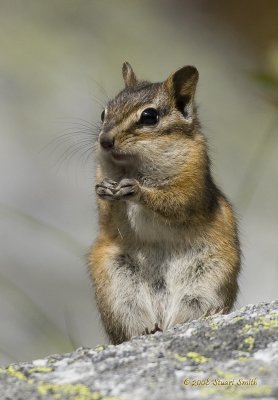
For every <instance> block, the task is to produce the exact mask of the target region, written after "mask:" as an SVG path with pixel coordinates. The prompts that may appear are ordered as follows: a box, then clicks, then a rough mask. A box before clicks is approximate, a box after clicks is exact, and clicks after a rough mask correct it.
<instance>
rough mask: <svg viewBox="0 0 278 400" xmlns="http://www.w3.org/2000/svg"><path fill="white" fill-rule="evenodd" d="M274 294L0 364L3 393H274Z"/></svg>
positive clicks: (80, 397) (67, 397)
mask: <svg viewBox="0 0 278 400" xmlns="http://www.w3.org/2000/svg"><path fill="white" fill-rule="evenodd" d="M277 376H278V301H274V302H272V303H260V304H258V305H249V306H246V307H244V308H241V309H240V310H238V311H235V312H232V313H231V314H228V315H223V316H214V317H208V318H205V319H200V320H196V321H192V322H191V323H187V324H182V325H177V326H176V327H174V328H173V329H170V330H169V331H167V332H164V333H160V332H157V333H156V334H154V335H151V336H140V337H134V338H132V339H131V340H130V341H129V342H125V343H122V344H121V345H118V346H112V345H108V346H107V345H106V346H101V345H100V346H97V347H96V348H95V349H84V348H80V349H77V350H76V351H74V352H73V353H69V354H64V355H52V356H50V357H47V358H45V359H41V360H35V361H33V362H29V363H19V364H13V365H11V366H8V367H7V368H1V369H0V398H1V400H8V399H14V400H25V399H26V400H27V399H28V400H31V399H37V400H39V399H61V400H120V399H123V400H124V399H126V400H129V399H132V400H142V399H152V400H156V399H157V400H158V399H169V400H172V399H173V400H179V399H185V398H186V399H199V398H200V399H202V398H204V399H221V400H222V399H223V398H234V399H247V398H248V399H250V398H252V399H255V398H258V399H267V398H268V399H275V398H277V395H278V380H277Z"/></svg>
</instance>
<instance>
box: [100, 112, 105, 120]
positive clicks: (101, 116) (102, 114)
mask: <svg viewBox="0 0 278 400" xmlns="http://www.w3.org/2000/svg"><path fill="white" fill-rule="evenodd" d="M104 117H105V110H103V111H102V113H101V115H100V118H101V120H102V122H103V121H104Z"/></svg>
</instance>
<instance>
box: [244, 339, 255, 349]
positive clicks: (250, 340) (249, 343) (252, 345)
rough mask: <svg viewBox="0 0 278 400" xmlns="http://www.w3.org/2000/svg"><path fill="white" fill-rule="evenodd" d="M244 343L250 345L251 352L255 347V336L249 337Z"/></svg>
mask: <svg viewBox="0 0 278 400" xmlns="http://www.w3.org/2000/svg"><path fill="white" fill-rule="evenodd" d="M244 343H245V344H247V345H248V351H251V350H252V349H253V347H254V343H255V339H254V338H253V336H248V337H247V338H245V339H244Z"/></svg>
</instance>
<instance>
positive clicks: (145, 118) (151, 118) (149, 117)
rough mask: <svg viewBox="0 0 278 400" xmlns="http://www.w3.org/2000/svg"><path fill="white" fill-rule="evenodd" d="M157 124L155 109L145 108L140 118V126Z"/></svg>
mask: <svg viewBox="0 0 278 400" xmlns="http://www.w3.org/2000/svg"><path fill="white" fill-rule="evenodd" d="M157 122H158V111H157V110H156V109H155V108H146V109H145V110H144V111H143V112H142V114H141V117H140V120H139V123H140V124H142V125H155V124H156V123H157Z"/></svg>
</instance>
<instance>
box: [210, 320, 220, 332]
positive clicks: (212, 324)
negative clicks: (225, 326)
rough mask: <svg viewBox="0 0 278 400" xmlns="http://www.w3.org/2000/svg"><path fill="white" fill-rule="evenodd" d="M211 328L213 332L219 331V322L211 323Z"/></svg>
mask: <svg viewBox="0 0 278 400" xmlns="http://www.w3.org/2000/svg"><path fill="white" fill-rule="evenodd" d="M209 327H210V328H211V329H213V330H217V329H218V325H217V322H215V321H211V323H210V324H209Z"/></svg>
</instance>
